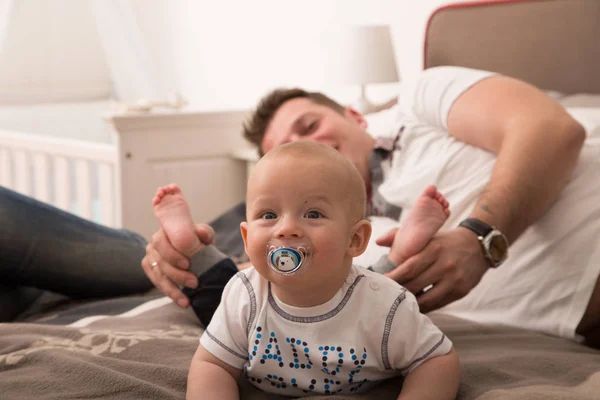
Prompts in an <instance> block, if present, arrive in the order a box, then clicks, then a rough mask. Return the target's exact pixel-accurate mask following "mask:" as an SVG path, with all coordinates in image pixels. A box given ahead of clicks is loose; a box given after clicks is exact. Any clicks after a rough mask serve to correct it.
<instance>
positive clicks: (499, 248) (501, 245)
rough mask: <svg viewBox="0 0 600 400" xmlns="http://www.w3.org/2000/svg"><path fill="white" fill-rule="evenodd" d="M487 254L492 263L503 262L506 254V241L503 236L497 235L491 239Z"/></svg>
mask: <svg viewBox="0 0 600 400" xmlns="http://www.w3.org/2000/svg"><path fill="white" fill-rule="evenodd" d="M489 252H490V257H491V259H492V260H493V261H494V262H500V261H504V259H505V258H506V255H507V254H508V241H507V240H506V238H505V237H504V235H502V234H501V233H499V234H496V235H493V236H492V237H491V240H490V246H489Z"/></svg>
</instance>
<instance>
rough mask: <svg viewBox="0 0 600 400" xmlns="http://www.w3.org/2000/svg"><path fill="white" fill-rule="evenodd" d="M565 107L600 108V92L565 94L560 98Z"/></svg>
mask: <svg viewBox="0 0 600 400" xmlns="http://www.w3.org/2000/svg"><path fill="white" fill-rule="evenodd" d="M559 102H560V104H562V105H563V107H598V108H600V94H591V93H577V94H572V95H568V96H565V97H563V98H561V99H560V100H559Z"/></svg>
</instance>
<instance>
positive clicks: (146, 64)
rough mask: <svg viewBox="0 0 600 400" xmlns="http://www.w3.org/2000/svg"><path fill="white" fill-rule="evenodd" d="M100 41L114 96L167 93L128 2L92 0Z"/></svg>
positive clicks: (127, 98)
mask: <svg viewBox="0 0 600 400" xmlns="http://www.w3.org/2000/svg"><path fill="white" fill-rule="evenodd" d="M92 1H93V4H94V7H93V10H94V15H95V18H96V26H97V29H98V34H99V37H100V43H101V44H102V47H103V49H104V54H105V56H106V62H107V65H108V68H109V70H110V75H111V79H112V82H113V89H114V92H115V94H116V97H117V98H118V99H119V100H120V101H122V102H126V103H135V102H138V101H140V100H150V101H160V100H165V99H166V98H167V96H168V93H167V88H166V84H165V82H162V81H161V79H160V78H159V77H158V74H157V72H156V66H155V65H153V63H152V61H151V58H150V56H149V53H148V50H147V48H146V44H145V43H144V38H143V37H142V35H141V34H140V31H139V28H138V25H137V23H136V19H135V15H134V14H133V12H132V10H131V5H130V3H129V2H128V1H123V0H92Z"/></svg>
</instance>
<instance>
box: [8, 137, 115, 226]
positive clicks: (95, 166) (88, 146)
mask: <svg viewBox="0 0 600 400" xmlns="http://www.w3.org/2000/svg"><path fill="white" fill-rule="evenodd" d="M117 177H118V155H117V149H116V147H115V146H111V145H108V144H101V143H92V142H84V141H77V140H69V139H59V138H53V137H47V136H41V135H32V134H27V133H22V132H9V131H0V185H2V186H4V187H7V188H9V189H13V190H15V191H17V192H19V193H22V194H25V195H28V196H31V197H34V198H36V199H38V200H41V201H43V202H46V203H49V204H52V205H54V206H56V207H58V208H60V209H63V210H65V211H69V212H72V213H74V214H77V215H80V216H82V217H84V218H87V219H91V220H94V221H96V222H98V223H101V224H104V225H107V226H112V227H118V226H120V225H121V217H120V214H119V213H120V209H119V207H117V204H118V201H117V200H118V199H119V185H118V184H117Z"/></svg>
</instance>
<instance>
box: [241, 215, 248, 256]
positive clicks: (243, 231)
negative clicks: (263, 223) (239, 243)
mask: <svg viewBox="0 0 600 400" xmlns="http://www.w3.org/2000/svg"><path fill="white" fill-rule="evenodd" d="M240 233H241V234H242V240H243V241H244V250H245V251H246V254H248V242H247V241H246V237H247V236H248V222H246V221H243V222H241V223H240Z"/></svg>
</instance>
